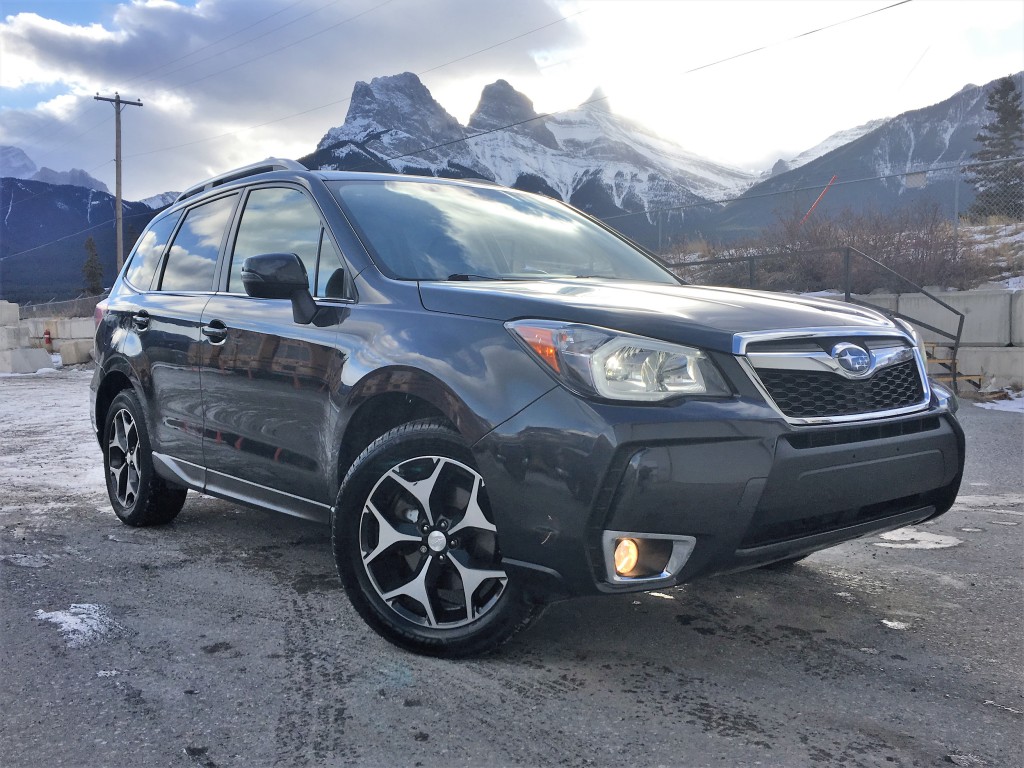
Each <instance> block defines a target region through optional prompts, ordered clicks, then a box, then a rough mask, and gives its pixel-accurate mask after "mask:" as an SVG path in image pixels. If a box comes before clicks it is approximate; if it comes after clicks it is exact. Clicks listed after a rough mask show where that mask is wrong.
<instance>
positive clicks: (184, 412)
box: [125, 194, 238, 483]
mask: <svg viewBox="0 0 1024 768" xmlns="http://www.w3.org/2000/svg"><path fill="white" fill-rule="evenodd" d="M237 200H238V195H237V194H234V195H226V196H223V197H219V198H217V199H215V200H211V201H209V202H205V203H202V204H200V205H197V206H194V207H192V208H189V209H188V210H187V211H186V212H185V214H184V216H183V217H182V221H181V225H180V226H179V227H178V229H177V231H176V232H175V233H174V236H173V240H172V241H171V243H170V247H168V248H167V249H166V255H165V257H164V261H163V263H162V265H161V268H160V269H159V270H158V273H157V274H156V275H155V276H154V277H153V279H152V285H151V288H152V289H151V290H149V291H147V292H144V293H141V294H139V295H138V296H136V298H135V306H134V308H133V312H132V318H131V323H132V330H133V332H134V333H133V337H132V338H131V339H130V340H128V341H126V347H125V351H126V352H128V351H129V347H130V346H133V345H137V347H136V348H134V349H131V350H130V351H131V352H132V353H133V354H135V355H137V356H138V360H139V363H140V364H139V365H138V366H137V368H136V371H137V374H138V376H139V379H140V382H141V384H142V387H143V391H144V393H145V395H146V397H147V399H148V400H149V402H150V405H151V406H152V407H151V409H150V414H151V415H150V418H151V422H150V424H149V428H150V434H151V435H152V436H153V443H154V450H155V451H156V452H157V453H159V454H162V455H164V456H167V457H171V458H173V459H174V460H175V463H176V464H177V466H178V469H179V470H180V471H182V472H183V473H184V474H186V475H187V476H188V477H189V478H190V479H191V480H193V481H194V482H197V483H201V482H202V469H201V468H202V465H203V454H202V433H203V412H202V398H201V396H200V391H199V362H200V347H201V343H202V338H203V337H202V335H201V333H200V320H201V318H202V313H203V307H204V306H206V302H208V301H209V300H210V296H211V295H212V294H213V288H214V284H215V275H216V270H217V263H218V256H219V254H220V251H221V249H222V247H223V243H224V239H225V236H226V233H227V230H228V224H229V222H230V221H231V217H232V214H233V212H234V208H235V204H236V202H237ZM142 245H145V244H142ZM133 262H134V259H133ZM130 272H131V266H130V267H129V274H126V278H128V279H130V278H131V274H130ZM138 279H142V278H138Z"/></svg>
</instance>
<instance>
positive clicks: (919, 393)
mask: <svg viewBox="0 0 1024 768" xmlns="http://www.w3.org/2000/svg"><path fill="white" fill-rule="evenodd" d="M757 375H758V377H759V378H760V379H761V383H762V384H764V387H765V389H766V390H768V394H769V395H770V396H771V398H772V400H774V401H775V404H776V405H777V406H778V407H779V410H781V411H782V412H783V413H784V414H786V415H787V416H792V417H794V418H827V417H831V416H852V415H855V414H863V413H877V412H878V411H889V410H893V409H897V408H906V407H908V406H912V405H915V404H917V403H919V402H921V398H922V397H923V396H924V390H923V389H922V387H921V377H920V376H919V375H918V372H917V364H916V363H915V362H914V361H913V360H908V361H907V362H905V363H899V364H897V365H892V366H889V367H888V368H883V369H881V370H880V371H877V372H876V373H875V375H874V376H872V377H871V378H869V379H863V380H860V381H855V380H851V379H847V378H844V377H843V376H840V375H839V374H835V373H829V372H825V371H792V370H790V371H779V370H759V371H758V372H757Z"/></svg>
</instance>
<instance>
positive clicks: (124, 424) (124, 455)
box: [103, 390, 187, 526]
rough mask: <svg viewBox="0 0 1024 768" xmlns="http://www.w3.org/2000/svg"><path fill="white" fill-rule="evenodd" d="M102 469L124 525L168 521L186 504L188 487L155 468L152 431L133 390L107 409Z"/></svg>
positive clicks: (123, 393)
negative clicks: (168, 480)
mask: <svg viewBox="0 0 1024 768" xmlns="http://www.w3.org/2000/svg"><path fill="white" fill-rule="evenodd" d="M103 471H104V474H105V475H106V478H107V495H108V496H109V497H110V506H112V507H113V508H114V514H116V515H117V516H118V518H120V520H121V522H122V523H124V524H125V525H131V526H147V525H163V524H164V523H169V522H170V521H171V520H173V519H174V518H175V517H177V515H178V512H180V511H181V508H182V506H183V505H184V503H185V495H186V494H187V491H186V489H184V488H176V487H172V486H170V485H168V484H167V483H166V482H165V481H164V480H163V479H162V478H161V477H159V476H158V475H157V474H156V472H155V471H154V470H153V454H152V448H151V444H150V442H149V430H148V429H147V428H146V420H145V418H144V415H143V410H142V405H141V404H140V403H139V398H138V397H136V396H135V393H134V392H132V391H131V390H125V391H124V392H121V393H120V394H119V395H118V396H117V397H115V398H114V400H113V402H112V403H111V404H110V409H109V410H108V411H107V418H106V422H105V424H104V429H103Z"/></svg>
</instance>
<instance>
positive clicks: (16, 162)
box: [0, 147, 36, 179]
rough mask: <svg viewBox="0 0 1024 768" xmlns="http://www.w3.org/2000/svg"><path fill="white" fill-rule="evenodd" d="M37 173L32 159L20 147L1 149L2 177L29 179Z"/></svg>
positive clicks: (0, 165) (0, 172) (0, 173)
mask: <svg viewBox="0 0 1024 768" xmlns="http://www.w3.org/2000/svg"><path fill="white" fill-rule="evenodd" d="M35 172H36V164H35V163H33V162H32V158H30V157H29V156H28V155H26V154H25V152H24V151H23V150H21V149H19V148H18V147H0V176H4V177H11V178H15V179H28V178H31V177H32V174H33V173H35Z"/></svg>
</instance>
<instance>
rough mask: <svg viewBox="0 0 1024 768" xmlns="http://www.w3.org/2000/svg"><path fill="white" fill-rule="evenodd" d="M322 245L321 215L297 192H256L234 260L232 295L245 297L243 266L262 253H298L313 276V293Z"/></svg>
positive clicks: (241, 227) (247, 204)
mask: <svg viewBox="0 0 1024 768" xmlns="http://www.w3.org/2000/svg"><path fill="white" fill-rule="evenodd" d="M319 244H320V213H319V211H317V209H316V208H315V207H314V206H313V203H311V202H310V201H309V199H308V198H307V197H306V196H305V195H304V194H302V192H300V191H299V190H297V189H287V188H263V189H254V190H253V191H252V192H250V193H249V198H248V199H247V200H246V201H245V211H243V213H242V221H241V223H240V224H239V225H238V235H237V237H235V249H234V253H233V254H232V257H231V275H230V277H229V278H228V291H230V292H232V293H245V288H244V287H243V286H242V263H243V262H244V261H245V260H246V259H247V258H248V257H249V256H258V255H259V254H261V253H294V254H297V255H298V257H299V258H300V259H301V260H302V263H303V265H304V266H305V267H306V274H307V275H309V290H310V292H312V291H313V290H314V289H315V288H316V285H315V283H314V280H315V276H316V255H317V248H318V247H319Z"/></svg>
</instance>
